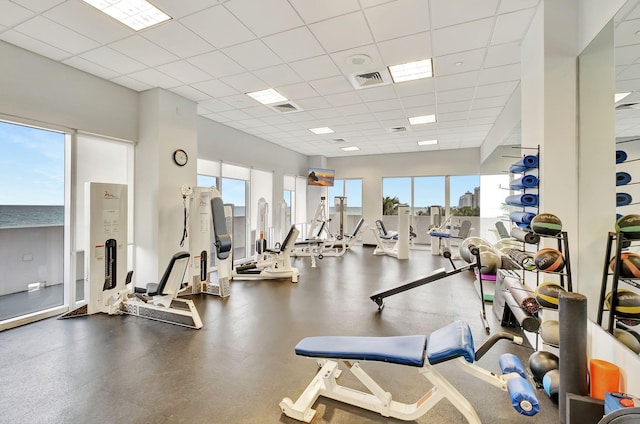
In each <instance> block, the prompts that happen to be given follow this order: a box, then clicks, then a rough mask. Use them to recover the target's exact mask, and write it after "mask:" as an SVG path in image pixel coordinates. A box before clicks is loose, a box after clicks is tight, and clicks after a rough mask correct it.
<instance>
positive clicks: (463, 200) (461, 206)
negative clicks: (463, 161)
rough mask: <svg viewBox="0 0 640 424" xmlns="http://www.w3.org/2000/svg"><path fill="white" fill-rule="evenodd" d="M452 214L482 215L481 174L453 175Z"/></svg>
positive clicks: (451, 181) (451, 191)
mask: <svg viewBox="0 0 640 424" xmlns="http://www.w3.org/2000/svg"><path fill="white" fill-rule="evenodd" d="M450 193H451V197H450V199H451V215H453V216H480V176H479V175H463V176H455V177H451V180H450Z"/></svg>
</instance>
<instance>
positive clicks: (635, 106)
mask: <svg viewBox="0 0 640 424" xmlns="http://www.w3.org/2000/svg"><path fill="white" fill-rule="evenodd" d="M629 109H640V103H623V104H620V105H618V106H616V110H629Z"/></svg>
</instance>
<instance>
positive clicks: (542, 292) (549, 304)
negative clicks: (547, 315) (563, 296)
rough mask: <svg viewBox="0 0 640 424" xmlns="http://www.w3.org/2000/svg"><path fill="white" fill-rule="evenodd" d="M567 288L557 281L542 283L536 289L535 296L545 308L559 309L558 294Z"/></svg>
mask: <svg viewBox="0 0 640 424" xmlns="http://www.w3.org/2000/svg"><path fill="white" fill-rule="evenodd" d="M561 291H562V292H563V291H565V289H564V288H563V287H562V286H561V285H560V284H557V283H550V282H546V283H542V284H540V285H539V286H538V287H537V288H536V291H535V297H536V300H537V301H538V303H539V304H540V306H542V307H543V308H553V309H558V294H559V293H560V292H561Z"/></svg>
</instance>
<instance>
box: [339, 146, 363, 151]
mask: <svg viewBox="0 0 640 424" xmlns="http://www.w3.org/2000/svg"><path fill="white" fill-rule="evenodd" d="M341 149H342V151H343V152H355V151H356V150H360V149H358V146H348V147H341Z"/></svg>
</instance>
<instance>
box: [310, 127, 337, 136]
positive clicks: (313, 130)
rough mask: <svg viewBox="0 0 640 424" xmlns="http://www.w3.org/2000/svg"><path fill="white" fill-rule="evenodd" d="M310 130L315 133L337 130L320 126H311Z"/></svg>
mask: <svg viewBox="0 0 640 424" xmlns="http://www.w3.org/2000/svg"><path fill="white" fill-rule="evenodd" d="M309 131H311V132H312V133H314V134H318V135H320V134H331V133H333V132H335V131H333V130H332V129H331V128H329V127H320V128H309Z"/></svg>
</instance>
